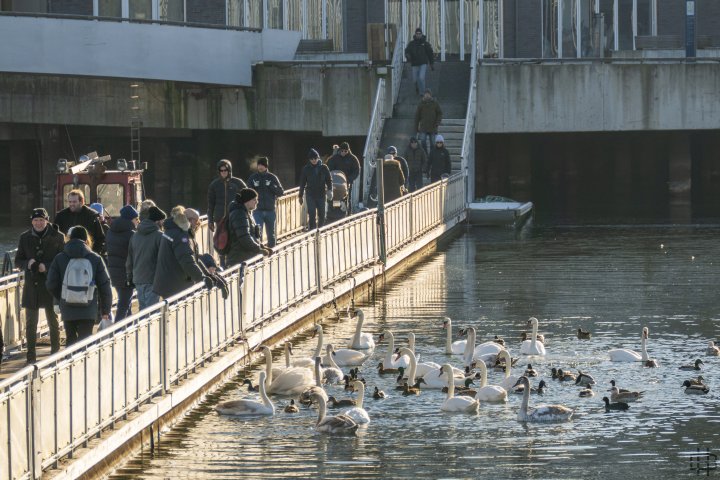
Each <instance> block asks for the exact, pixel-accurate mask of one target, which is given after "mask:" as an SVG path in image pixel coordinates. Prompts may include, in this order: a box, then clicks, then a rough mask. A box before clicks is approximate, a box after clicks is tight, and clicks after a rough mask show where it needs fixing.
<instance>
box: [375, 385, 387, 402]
mask: <svg viewBox="0 0 720 480" xmlns="http://www.w3.org/2000/svg"><path fill="white" fill-rule="evenodd" d="M373 398H374V399H375V400H380V399H383V398H385V392H383V391H382V390H380V389H379V388H378V387H375V391H374V392H373Z"/></svg>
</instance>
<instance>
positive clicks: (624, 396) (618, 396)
mask: <svg viewBox="0 0 720 480" xmlns="http://www.w3.org/2000/svg"><path fill="white" fill-rule="evenodd" d="M643 393H644V392H621V391H619V390H618V388H617V387H612V388H611V389H610V400H612V401H613V402H625V403H629V402H634V401H636V400H638V399H639V398H640V397H642V396H643Z"/></svg>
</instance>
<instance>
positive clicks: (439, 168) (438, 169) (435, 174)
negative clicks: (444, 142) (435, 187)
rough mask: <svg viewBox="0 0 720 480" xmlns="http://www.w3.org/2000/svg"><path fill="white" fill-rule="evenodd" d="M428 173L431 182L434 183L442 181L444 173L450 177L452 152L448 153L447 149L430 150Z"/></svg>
mask: <svg viewBox="0 0 720 480" xmlns="http://www.w3.org/2000/svg"><path fill="white" fill-rule="evenodd" d="M427 171H428V175H430V180H432V181H433V182H436V181H438V180H440V176H441V175H442V174H443V173H447V174H448V175H450V172H451V171H452V164H451V163H450V152H448V150H447V148H445V147H442V148H433V149H432V150H430V156H429V157H428V167H427Z"/></svg>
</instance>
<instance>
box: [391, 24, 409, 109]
mask: <svg viewBox="0 0 720 480" xmlns="http://www.w3.org/2000/svg"><path fill="white" fill-rule="evenodd" d="M404 55H405V52H404V51H403V42H401V41H400V39H399V38H398V39H396V40H395V50H393V56H392V101H391V103H390V111H392V109H393V108H394V107H395V104H396V103H397V101H398V96H399V95H400V83H401V82H402V76H403V58H404Z"/></svg>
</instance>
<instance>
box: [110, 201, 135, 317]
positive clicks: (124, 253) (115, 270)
mask: <svg viewBox="0 0 720 480" xmlns="http://www.w3.org/2000/svg"><path fill="white" fill-rule="evenodd" d="M137 224H138V212H137V210H135V208H133V206H132V205H125V206H124V207H122V208H121V209H120V216H119V217H118V218H116V219H115V220H114V221H113V222H112V224H111V225H110V230H109V231H108V232H107V237H106V239H105V240H106V243H105V249H106V250H107V258H108V261H107V266H108V272H109V274H110V282H111V283H112V285H113V287H115V292H116V293H117V309H116V310H115V321H116V322H119V321H120V320H122V319H123V318H125V317H129V316H130V315H132V309H131V308H130V307H131V305H130V304H131V302H132V294H133V287H132V283H131V282H128V281H127V270H126V264H127V261H128V257H129V256H130V240H131V239H132V237H133V236H134V234H135V229H136V228H137Z"/></svg>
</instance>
